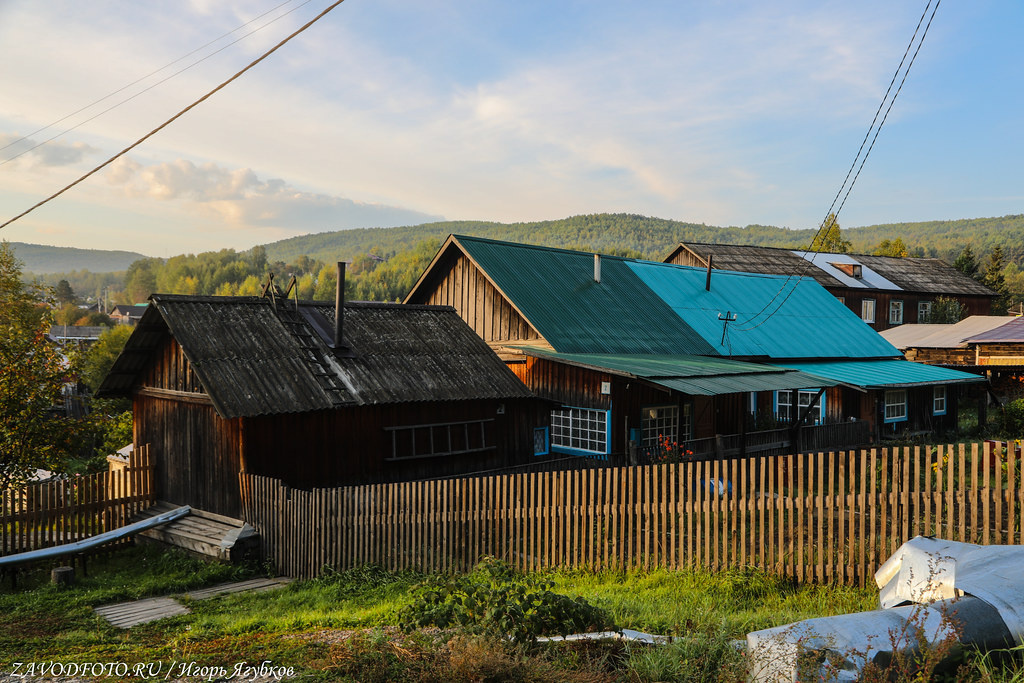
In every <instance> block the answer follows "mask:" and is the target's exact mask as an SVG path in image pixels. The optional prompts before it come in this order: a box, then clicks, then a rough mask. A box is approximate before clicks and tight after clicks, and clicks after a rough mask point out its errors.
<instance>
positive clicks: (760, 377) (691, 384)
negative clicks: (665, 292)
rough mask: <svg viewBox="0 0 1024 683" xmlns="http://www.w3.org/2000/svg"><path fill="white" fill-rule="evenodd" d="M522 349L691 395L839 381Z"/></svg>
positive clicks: (713, 361) (753, 368)
mask: <svg viewBox="0 0 1024 683" xmlns="http://www.w3.org/2000/svg"><path fill="white" fill-rule="evenodd" d="M523 352H524V353H526V354H527V355H531V356H536V357H538V358H547V359H551V360H554V361H556V362H560V363H566V364H569V365H578V366H581V367H587V368H594V369H596V370H600V371H604V372H609V373H611V374H616V375H623V376H626V377H636V378H639V379H643V380H646V381H648V382H652V383H654V384H658V385H660V386H663V387H666V388H668V389H673V390H675V391H679V392H682V393H684V394H689V395H691V396H717V395H719V394H734V393H740V392H748V391H778V390H781V389H809V388H812V387H814V388H820V387H831V386H836V385H837V384H841V382H839V381H836V380H832V379H826V378H823V377H818V376H815V375H811V374H808V373H806V372H801V371H798V370H791V369H784V368H780V367H778V366H772V365H759V364H756V363H743V362H740V361H735V360H729V359H725V358H708V357H704V356H690V355H648V354H627V355H616V354H598V353H557V352H554V351H548V350H546V349H537V348H528V347H524V348H523Z"/></svg>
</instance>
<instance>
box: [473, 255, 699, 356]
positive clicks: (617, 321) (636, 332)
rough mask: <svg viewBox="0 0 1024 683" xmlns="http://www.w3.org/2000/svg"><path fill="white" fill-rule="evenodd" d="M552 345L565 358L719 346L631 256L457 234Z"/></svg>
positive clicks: (475, 259)
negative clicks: (663, 296)
mask: <svg viewBox="0 0 1024 683" xmlns="http://www.w3.org/2000/svg"><path fill="white" fill-rule="evenodd" d="M455 239H456V241H457V242H458V244H459V246H461V247H462V249H463V250H465V252H466V253H467V254H468V255H469V257H470V258H471V259H472V260H473V261H475V262H476V263H477V265H479V266H480V268H482V269H483V271H484V272H485V273H486V274H487V276H488V277H489V278H490V279H491V281H492V282H493V283H494V284H495V286H496V287H497V288H498V289H499V290H501V292H502V293H503V294H504V295H505V296H506V297H508V299H509V300H510V301H511V302H512V303H513V304H514V305H515V306H516V308H518V309H519V311H520V312H522V314H523V315H524V317H526V319H527V320H528V321H529V322H530V323H531V324H532V325H533V326H534V327H535V328H536V329H537V330H538V331H539V332H540V334H541V335H542V336H543V337H544V338H545V339H546V340H547V341H548V342H549V343H550V344H551V346H552V347H554V348H555V349H558V350H559V351H563V352H566V353H595V352H597V353H667V354H673V353H691V354H715V353H716V351H715V349H714V348H713V347H712V346H711V345H709V344H708V342H707V341H706V340H705V339H704V338H703V337H701V335H699V334H698V333H697V332H695V331H694V330H693V328H691V327H690V326H689V325H688V324H687V321H685V320H683V319H681V318H679V317H678V316H677V315H675V314H674V313H673V311H672V309H671V307H670V306H669V305H668V304H666V303H665V302H664V301H662V300H660V299H659V298H658V297H657V296H655V295H654V294H653V293H652V292H651V290H650V289H649V288H648V287H647V286H646V285H645V284H644V283H643V282H642V281H641V280H640V278H638V277H637V276H636V274H635V273H634V272H633V271H632V270H631V269H630V267H629V264H630V263H631V260H630V259H622V258H619V257H614V256H602V257H601V282H595V281H594V257H593V254H588V253H585V252H578V251H567V250H563V249H552V248H548V247H537V246H532V245H523V244H512V243H509V242H496V241H493V240H486V239H480V238H475V237H465V236H461V235H460V236H457V237H456V238H455Z"/></svg>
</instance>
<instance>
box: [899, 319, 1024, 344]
mask: <svg viewBox="0 0 1024 683" xmlns="http://www.w3.org/2000/svg"><path fill="white" fill-rule="evenodd" d="M1013 320H1017V318H1015V317H1014V316H1011V315H972V316H970V317H968V318H964V319H963V320H961V321H960V322H958V323H951V324H948V325H946V324H942V325H900V326H899V327H893V328H890V329H888V330H885V331H884V332H880V333H879V334H881V335H882V336H883V337H885V339H886V340H887V341H888V342H889V343H891V344H892V345H893V346H895V347H896V348H898V349H958V348H965V347H966V346H967V341H968V340H971V341H975V337H976V336H978V335H982V336H984V334H985V333H987V332H989V331H994V330H996V329H997V328H1001V327H1002V326H1003V325H1006V324H1007V323H1009V322H1011V321H1013ZM1018 334H1019V332H1018Z"/></svg>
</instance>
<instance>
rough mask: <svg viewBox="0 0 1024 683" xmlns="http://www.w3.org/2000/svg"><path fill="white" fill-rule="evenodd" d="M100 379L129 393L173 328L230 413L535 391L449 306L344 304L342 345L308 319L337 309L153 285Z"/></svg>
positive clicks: (116, 391) (220, 406) (325, 317)
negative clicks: (336, 346) (182, 292)
mask: <svg viewBox="0 0 1024 683" xmlns="http://www.w3.org/2000/svg"><path fill="white" fill-rule="evenodd" d="M150 300H151V302H152V303H151V304H150V306H149V308H148V309H147V310H146V314H145V315H144V316H143V318H142V320H141V321H140V323H139V325H138V327H137V329H136V330H135V332H134V333H133V334H132V336H131V338H129V340H128V343H127V344H126V346H125V350H124V352H123V353H122V354H121V356H120V357H118V359H117V361H116V362H115V363H114V366H113V368H111V371H110V373H109V374H108V375H107V377H106V379H105V380H104V382H103V385H102V386H101V387H100V392H99V393H100V394H101V395H129V394H130V393H131V391H132V389H133V388H134V387H135V386H136V385H137V383H138V382H139V381H140V380H141V373H142V372H143V371H144V369H145V368H146V367H147V366H148V363H149V361H150V359H151V357H152V355H153V352H154V351H155V350H156V349H157V348H158V346H159V344H160V343H161V342H162V341H163V340H164V339H165V338H166V337H167V335H168V334H170V335H172V336H173V337H174V338H175V339H176V340H177V342H178V343H179V344H180V345H181V347H182V350H183V352H184V354H185V356H186V358H188V360H189V362H190V363H191V365H192V368H193V369H194V371H195V373H196V376H197V377H198V378H199V381H200V382H201V383H202V385H203V388H204V389H205V391H206V393H207V394H208V395H209V397H210V399H211V400H212V402H213V405H214V407H215V408H216V410H217V412H218V414H219V415H220V416H221V417H224V418H233V417H251V416H256V415H273V414H281V413H299V412H309V411H314V410H324V409H329V408H337V407H343V406H356V405H373V404H386V403H404V402H412V401H450V400H467V399H468V400H474V399H476V400H479V399H495V398H498V399H502V398H519V397H528V396H531V395H532V394H531V393H530V392H529V390H528V389H527V388H526V387H525V386H524V385H523V383H522V382H520V381H519V379H518V378H517V377H516V376H515V375H514V374H513V373H512V372H511V371H510V370H509V369H508V368H507V367H506V366H505V364H504V363H503V362H502V361H501V359H499V358H498V356H497V355H495V353H494V352H493V351H492V350H491V349H490V347H488V346H487V344H486V343H485V342H483V341H482V340H481V339H480V338H479V337H478V336H477V335H476V334H475V333H474V332H473V331H472V330H471V329H470V328H469V326H468V325H466V323H465V322H463V320H462V319H461V318H460V317H459V316H458V314H457V313H456V312H455V309H453V308H451V307H448V306H409V305H399V304H377V303H361V302H360V303H357V302H351V303H347V304H345V320H344V341H345V343H346V344H347V345H348V346H349V347H350V348H351V353H350V354H345V353H337V354H336V353H335V352H334V351H332V350H331V349H330V348H329V347H328V345H327V342H326V341H325V340H324V339H322V338H321V337H320V335H319V334H318V333H317V332H316V330H315V328H314V326H313V325H311V324H310V322H309V320H310V319H319V320H321V321H322V322H323V323H325V326H326V327H329V328H330V329H331V330H333V328H334V306H333V304H329V303H325V302H301V303H300V304H299V306H298V310H296V305H295V302H293V301H279V302H278V304H277V309H276V310H275V308H274V306H273V304H272V303H271V302H270V301H269V300H268V299H261V298H258V297H212V296H206V297H200V296H177V295H167V294H154V295H153V296H152V297H150Z"/></svg>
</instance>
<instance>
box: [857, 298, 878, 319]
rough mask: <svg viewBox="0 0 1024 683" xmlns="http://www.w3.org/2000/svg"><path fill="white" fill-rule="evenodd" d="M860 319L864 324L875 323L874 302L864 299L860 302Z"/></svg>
mask: <svg viewBox="0 0 1024 683" xmlns="http://www.w3.org/2000/svg"><path fill="white" fill-rule="evenodd" d="M860 319H861V320H863V321H864V322H866V323H873V322H875V300H874V299H864V301H862V302H860Z"/></svg>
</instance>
